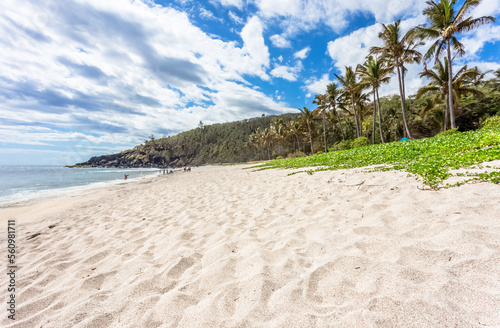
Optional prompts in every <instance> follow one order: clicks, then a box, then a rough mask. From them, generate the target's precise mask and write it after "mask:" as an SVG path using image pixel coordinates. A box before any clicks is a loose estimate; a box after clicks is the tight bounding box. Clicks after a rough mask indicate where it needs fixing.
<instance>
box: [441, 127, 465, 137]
mask: <svg viewBox="0 0 500 328" xmlns="http://www.w3.org/2000/svg"><path fill="white" fill-rule="evenodd" d="M455 133H460V132H458V128H454V129H449V130H446V131H443V132H440V133H438V134H436V137H438V138H441V137H446V136H451V135H452V134H455Z"/></svg>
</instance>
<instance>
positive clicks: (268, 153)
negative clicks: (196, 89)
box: [267, 143, 271, 160]
mask: <svg viewBox="0 0 500 328" xmlns="http://www.w3.org/2000/svg"><path fill="white" fill-rule="evenodd" d="M267 158H268V159H269V160H271V153H270V152H269V143H268V144H267Z"/></svg>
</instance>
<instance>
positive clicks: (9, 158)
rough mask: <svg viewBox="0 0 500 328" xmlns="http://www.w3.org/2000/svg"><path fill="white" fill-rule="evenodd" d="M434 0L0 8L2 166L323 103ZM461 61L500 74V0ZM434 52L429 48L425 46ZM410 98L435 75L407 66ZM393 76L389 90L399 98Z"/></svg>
mask: <svg viewBox="0 0 500 328" xmlns="http://www.w3.org/2000/svg"><path fill="white" fill-rule="evenodd" d="M423 8H425V1H424V0H408V1H402V0H370V1H368V0H349V1H345V0H208V1H195V0H171V1H160V0H157V1H151V0H142V1H139V0H136V1H129V0H107V1H102V0H85V1H83V0H81V1H79V0H73V1H60V0H48V1H43V2H40V1H34V0H25V1H14V0H3V1H1V3H0V35H2V37H1V38H0V44H1V49H2V51H1V52H0V104H1V105H0V164H3V165H5V164H40V165H47V164H52V165H67V164H74V163H76V162H82V161H85V160H87V159H88V158H90V157H91V156H95V155H102V154H110V153H115V152H119V151H122V150H126V149H129V148H132V147H134V146H135V145H138V144H140V143H142V142H143V141H144V140H145V139H147V138H148V137H149V136H150V135H151V134H154V135H155V136H156V137H161V136H164V135H173V134H176V133H179V132H181V131H185V130H189V129H192V128H195V127H196V126H197V125H198V122H199V121H200V120H201V121H203V122H204V123H206V124H210V123H221V122H230V121H235V120H240V119H244V118H250V117H256V116H261V115H262V114H268V115H270V114H281V113H286V112H294V111H295V112H296V111H297V110H296V108H299V107H300V108H302V107H303V106H306V107H310V108H314V105H313V104H312V99H313V97H314V95H315V94H317V93H324V92H325V90H326V85H327V84H328V83H330V82H332V81H335V79H334V75H333V74H334V73H341V72H342V70H343V68H344V66H353V67H355V66H356V65H357V64H360V63H362V62H363V61H364V57H365V56H366V55H367V52H368V49H369V48H370V47H371V46H374V45H379V44H380V41H379V40H378V38H377V35H378V33H379V31H380V29H381V25H380V24H381V23H392V22H394V20H396V19H401V20H402V26H403V28H405V29H408V28H410V27H413V26H415V25H418V24H423V23H425V18H424V17H423V16H422V9H423ZM472 15H474V16H482V15H492V16H495V17H496V18H497V22H496V23H494V24H488V25H485V26H482V27H480V28H478V29H476V30H474V31H472V32H470V33H468V34H465V35H461V36H460V39H461V41H462V42H463V43H464V44H465V46H466V50H467V54H466V56H465V57H463V58H461V59H460V60H459V61H457V62H456V63H455V64H456V65H460V64H462V65H463V64H466V63H467V64H468V65H470V66H478V67H479V68H480V69H483V70H487V69H498V68H500V52H499V49H500V47H499V44H500V43H499V42H498V41H499V40H500V22H499V21H498V18H499V15H500V0H483V1H482V3H481V5H480V6H478V7H477V8H475V10H474V12H473V13H472ZM425 50H426V49H425V46H424V47H423V48H422V49H421V51H422V52H424V51H425ZM408 69H409V71H408V75H407V82H406V85H407V89H408V90H407V94H413V93H415V92H416V90H418V88H419V87H421V86H423V85H424V84H425V83H426V81H424V80H421V79H419V78H418V74H419V72H420V71H421V70H422V66H421V65H411V66H409V67H408ZM397 92H398V91H397V85H396V81H395V79H393V80H392V81H391V83H389V84H387V85H385V86H384V87H383V88H382V89H381V95H389V94H396V93H397Z"/></svg>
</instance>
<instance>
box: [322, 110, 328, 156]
mask: <svg viewBox="0 0 500 328" xmlns="http://www.w3.org/2000/svg"><path fill="white" fill-rule="evenodd" d="M323 136H324V137H325V138H324V139H325V153H328V149H326V124H325V111H323Z"/></svg>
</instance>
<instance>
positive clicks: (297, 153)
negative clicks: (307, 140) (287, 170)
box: [286, 150, 306, 158]
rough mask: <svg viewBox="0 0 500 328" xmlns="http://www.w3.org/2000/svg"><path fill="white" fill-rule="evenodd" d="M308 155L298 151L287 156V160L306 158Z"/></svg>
mask: <svg viewBox="0 0 500 328" xmlns="http://www.w3.org/2000/svg"><path fill="white" fill-rule="evenodd" d="M305 156H306V154H304V153H303V152H301V151H300V150H296V151H295V152H294V153H290V154H288V155H287V156H286V158H297V157H305Z"/></svg>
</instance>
